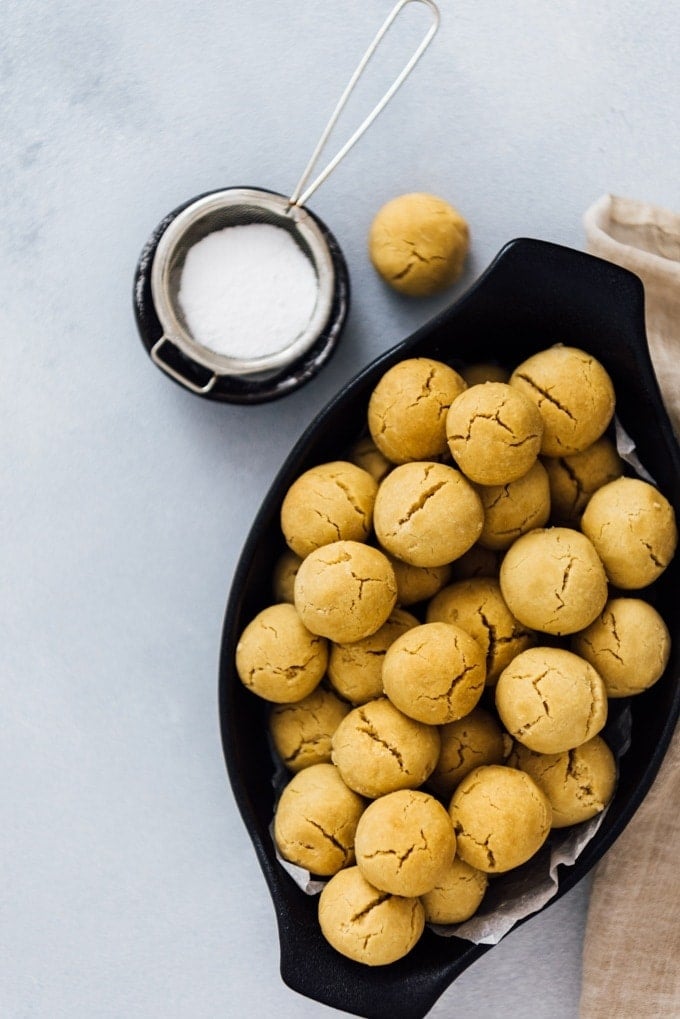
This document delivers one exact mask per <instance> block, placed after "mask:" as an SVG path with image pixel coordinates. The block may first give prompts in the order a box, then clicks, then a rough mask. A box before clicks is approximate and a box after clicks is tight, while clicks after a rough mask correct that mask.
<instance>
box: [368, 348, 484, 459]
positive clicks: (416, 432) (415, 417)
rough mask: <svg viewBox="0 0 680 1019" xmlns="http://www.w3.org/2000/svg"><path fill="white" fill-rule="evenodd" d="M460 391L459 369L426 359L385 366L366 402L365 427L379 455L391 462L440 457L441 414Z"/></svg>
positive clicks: (442, 442) (443, 430) (443, 420)
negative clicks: (366, 420) (366, 415)
mask: <svg viewBox="0 0 680 1019" xmlns="http://www.w3.org/2000/svg"><path fill="white" fill-rule="evenodd" d="M464 389H465V382H464V381H463V379H462V378H461V376H460V375H459V374H458V372H456V371H454V370H453V368H449V366H448V365H447V364H444V363H443V362H442V361H434V360H432V358H429V357H411V358H407V359H406V360H404V361H399V362H398V363H397V364H395V365H394V366H393V367H392V368H389V369H388V370H387V371H386V372H385V374H384V375H383V377H382V378H381V379H380V381H379V382H378V384H377V386H376V387H375V389H374V390H373V392H372V394H371V398H370V400H369V403H368V428H369V431H370V433H371V437H372V439H373V441H374V443H375V444H376V446H377V447H378V449H379V450H380V452H381V453H382V454H383V456H385V457H386V458H387V459H388V460H390V461H391V462H392V463H395V464H404V463H407V462H408V461H409V460H435V459H439V458H440V457H441V456H443V455H444V453H446V451H447V446H446V414H447V411H448V409H449V407H450V405H451V402H452V400H454V399H455V398H456V397H457V396H458V394H459V393H462V392H463V390H464Z"/></svg>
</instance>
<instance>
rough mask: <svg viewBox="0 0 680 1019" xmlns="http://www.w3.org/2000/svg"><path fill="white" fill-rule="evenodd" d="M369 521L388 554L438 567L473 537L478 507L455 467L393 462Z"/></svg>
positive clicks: (480, 514)
mask: <svg viewBox="0 0 680 1019" xmlns="http://www.w3.org/2000/svg"><path fill="white" fill-rule="evenodd" d="M373 523H374V527H375V533H376V535H377V537H378V541H379V542H380V544H381V545H382V547H383V548H384V549H385V550H386V551H387V552H388V553H390V554H391V555H394V556H396V557H397V558H398V559H403V560H404V562H407V563H411V565H413V566H443V565H445V564H446V563H450V562H451V561H452V560H453V559H456V558H457V557H458V556H460V555H462V554H463V553H464V552H467V550H468V549H469V548H471V547H472V545H474V543H475V542H476V541H477V538H478V537H479V535H480V534H481V531H482V527H483V526H484V511H483V509H482V502H481V499H480V498H479V496H478V494H477V492H476V491H475V490H474V488H473V487H472V485H471V484H470V482H469V481H468V480H467V479H466V478H464V477H463V475H462V474H461V473H460V471H457V470H455V469H454V468H453V467H447V466H446V465H445V464H439V463H429V462H427V461H423V462H419V463H408V464H403V465H402V466H400V467H395V468H394V470H393V471H391V473H390V474H388V475H387V477H386V478H385V480H384V481H383V482H382V484H381V485H380V488H379V489H378V495H377V497H376V501H375V509H374V516H373Z"/></svg>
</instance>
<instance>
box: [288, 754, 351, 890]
mask: <svg viewBox="0 0 680 1019" xmlns="http://www.w3.org/2000/svg"><path fill="white" fill-rule="evenodd" d="M365 806H366V804H365V803H364V800H363V799H362V798H361V796H358V795H357V794H356V793H355V792H353V791H352V790H351V789H348V788H347V786H346V785H345V783H344V782H343V781H342V778H341V777H340V773H339V772H338V769H337V768H335V767H333V765H332V764H313V765H311V767H309V768H305V769H304V770H303V771H299V772H298V773H297V775H294V776H293V778H292V779H291V780H290V782H289V783H288V785H287V786H286V787H285V789H284V790H283V792H282V793H281V797H280V799H279V802H278V803H277V805H276V812H275V814H274V840H275V842H276V845H277V847H278V850H279V852H280V853H281V856H283V857H284V859H286V860H290V862H291V863H295V864H297V866H298V867H304V868H305V869H306V870H308V871H310V873H312V874H318V875H320V876H322V877H326V876H328V875H329V874H336V873H337V872H338V871H339V870H341V869H342V868H343V867H347V866H348V865H349V864H350V863H354V837H355V833H356V829H357V824H358V823H359V818H360V817H361V815H362V813H363V811H364V808H365Z"/></svg>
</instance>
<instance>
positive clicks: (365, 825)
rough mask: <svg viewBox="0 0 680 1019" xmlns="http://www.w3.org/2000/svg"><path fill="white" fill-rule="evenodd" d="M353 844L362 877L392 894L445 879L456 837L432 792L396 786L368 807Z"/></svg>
mask: <svg viewBox="0 0 680 1019" xmlns="http://www.w3.org/2000/svg"><path fill="white" fill-rule="evenodd" d="M354 845H355V853H356V861H357V866H358V867H359V870H360V871H361V873H362V874H363V875H364V877H365V878H366V880H367V881H369V882H370V883H371V884H372V885H374V886H375V887H376V888H380V889H381V890H382V891H384V892H390V893H391V894H392V895H405V896H416V895H424V894H425V893H426V892H429V891H431V890H432V889H433V888H434V886H435V885H436V884H437V882H438V881H439V880H440V879H441V878H443V877H444V874H445V873H446V871H447V870H448V869H449V867H450V866H451V863H452V861H453V857H454V855H455V852H456V836H455V835H454V832H453V825H452V824H451V818H450V817H449V815H448V813H447V811H446V809H445V808H444V807H442V805H441V803H440V802H439V801H438V800H435V798H434V796H429V795H428V794H427V793H424V792H420V791H419V790H414V789H401V790H399V791H398V792H394V793H389V794H388V795H387V796H381V797H380V799H378V800H374V802H373V803H370V804H369V805H368V807H367V808H366V810H365V811H364V813H363V814H362V816H361V819H360V821H359V824H358V825H357V832H356V838H355V843H354Z"/></svg>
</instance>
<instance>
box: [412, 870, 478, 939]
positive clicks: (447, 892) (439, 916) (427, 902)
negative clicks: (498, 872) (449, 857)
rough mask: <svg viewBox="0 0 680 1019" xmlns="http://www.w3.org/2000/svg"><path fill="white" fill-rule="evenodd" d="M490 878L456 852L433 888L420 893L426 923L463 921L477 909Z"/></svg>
mask: <svg viewBox="0 0 680 1019" xmlns="http://www.w3.org/2000/svg"><path fill="white" fill-rule="evenodd" d="M488 883H489V879H488V877H487V876H486V874H485V873H484V872H483V871H481V870H477V869H476V868H475V867H471V866H470V864H469V863H466V862H465V861H464V860H461V859H460V858H459V857H458V856H456V857H455V858H454V860H453V861H452V862H451V864H450V865H449V868H448V870H447V871H446V873H445V874H443V875H442V877H440V878H439V880H438V881H437V884H436V885H435V886H434V888H433V889H432V891H430V892H426V893H425V895H423V896H421V902H422V904H423V907H424V909H425V920H426V922H427V923H439V924H449V923H462V922H463V921H464V920H469V919H470V917H471V916H473V914H474V913H476V912H477V910H478V909H479V907H480V905H481V902H482V899H483V898H484V893H485V892H486V888H487V885H488Z"/></svg>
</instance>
